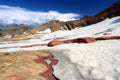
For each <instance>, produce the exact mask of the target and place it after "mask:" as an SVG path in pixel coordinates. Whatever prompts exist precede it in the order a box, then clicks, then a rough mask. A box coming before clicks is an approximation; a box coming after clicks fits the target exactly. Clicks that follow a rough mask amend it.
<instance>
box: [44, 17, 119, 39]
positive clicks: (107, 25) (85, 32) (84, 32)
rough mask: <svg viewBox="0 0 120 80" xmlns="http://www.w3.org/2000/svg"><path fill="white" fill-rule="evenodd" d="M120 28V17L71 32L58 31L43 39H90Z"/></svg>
mask: <svg viewBox="0 0 120 80" xmlns="http://www.w3.org/2000/svg"><path fill="white" fill-rule="evenodd" d="M119 26H120V17H114V18H112V19H106V20H104V21H102V22H99V23H97V24H93V25H90V26H86V27H82V28H77V29H73V30H71V31H62V30H61V31H56V32H53V33H51V34H47V35H44V37H43V38H44V39H52V38H67V39H68V38H78V37H90V36H94V35H95V34H99V33H101V32H104V31H106V30H108V29H116V28H117V27H119ZM111 34H112V33H111ZM114 34H115V33H114ZM117 34H119V33H117Z"/></svg>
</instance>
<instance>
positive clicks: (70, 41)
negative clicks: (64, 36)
mask: <svg viewBox="0 0 120 80" xmlns="http://www.w3.org/2000/svg"><path fill="white" fill-rule="evenodd" d="M63 42H64V43H73V40H65V41H63Z"/></svg>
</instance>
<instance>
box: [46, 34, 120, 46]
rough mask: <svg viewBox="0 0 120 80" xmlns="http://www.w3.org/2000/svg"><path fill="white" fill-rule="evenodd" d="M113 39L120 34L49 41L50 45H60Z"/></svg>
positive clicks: (119, 37) (118, 37)
mask: <svg viewBox="0 0 120 80" xmlns="http://www.w3.org/2000/svg"><path fill="white" fill-rule="evenodd" d="M113 39H120V36H103V37H97V38H94V37H85V38H77V39H70V40H53V41H51V42H49V43H48V46H49V47H52V46H56V45H60V44H69V43H80V44H81V43H92V42H95V41H98V40H113Z"/></svg>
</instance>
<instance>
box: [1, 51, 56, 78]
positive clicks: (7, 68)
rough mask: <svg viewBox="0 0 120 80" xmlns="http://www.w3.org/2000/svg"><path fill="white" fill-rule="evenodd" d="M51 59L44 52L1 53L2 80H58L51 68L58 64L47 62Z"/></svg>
mask: <svg viewBox="0 0 120 80" xmlns="http://www.w3.org/2000/svg"><path fill="white" fill-rule="evenodd" d="M51 58H53V57H51V55H50V54H48V53H46V52H42V51H26V52H10V53H0V80H56V79H55V78H54V76H53V75H52V72H53V70H52V67H51V66H52V65H53V64H56V63H52V61H51V63H50V61H49V63H50V64H48V63H47V62H46V61H45V59H47V61H48V60H49V59H51ZM51 60H52V59H51ZM53 61H54V60H53Z"/></svg>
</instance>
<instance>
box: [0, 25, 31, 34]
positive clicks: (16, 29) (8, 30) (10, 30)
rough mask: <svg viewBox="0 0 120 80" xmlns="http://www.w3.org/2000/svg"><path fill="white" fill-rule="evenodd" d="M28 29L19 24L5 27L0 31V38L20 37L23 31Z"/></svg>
mask: <svg viewBox="0 0 120 80" xmlns="http://www.w3.org/2000/svg"><path fill="white" fill-rule="evenodd" d="M28 29H30V28H28V27H26V26H25V25H24V24H20V25H13V26H9V27H5V28H3V29H1V31H0V33H1V35H2V36H6V35H11V36H14V35H21V34H23V33H24V31H26V30H28Z"/></svg>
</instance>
